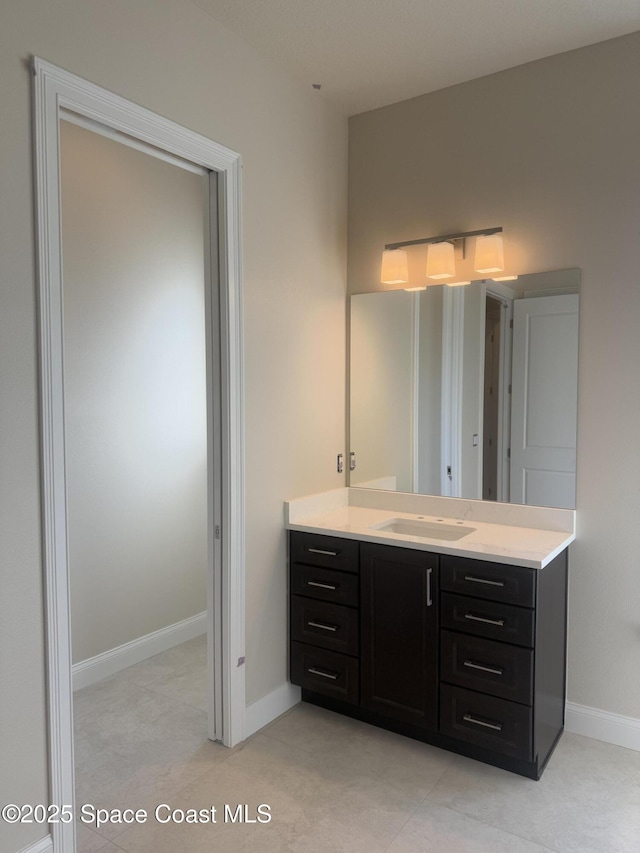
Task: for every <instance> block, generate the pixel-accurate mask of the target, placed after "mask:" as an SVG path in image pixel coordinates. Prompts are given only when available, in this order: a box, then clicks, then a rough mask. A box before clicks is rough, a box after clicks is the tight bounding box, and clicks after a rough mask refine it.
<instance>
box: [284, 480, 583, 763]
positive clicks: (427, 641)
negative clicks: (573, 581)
mask: <svg viewBox="0 0 640 853" xmlns="http://www.w3.org/2000/svg"><path fill="white" fill-rule="evenodd" d="M434 510H435V511H434ZM574 515H575V514H574V513H573V511H570V510H555V509H542V508H539V507H523V506H510V505H499V504H491V503H489V502H484V501H466V500H461V499H452V498H434V497H426V496H418V495H404V494H399V493H384V492H373V491H365V490H357V489H348V488H347V489H339V490H336V491H335V492H329V493H326V494H325V495H319V496H314V497H312V498H306V499H301V500H300V501H292V502H290V503H289V504H288V505H287V526H288V528H289V530H290V602H291V611H290V613H291V659H290V665H291V681H292V682H293V683H294V684H297V685H299V686H300V687H301V688H302V698H303V699H304V700H305V701H308V702H312V703H315V704H318V705H322V706H324V707H327V708H330V709H332V710H334V711H338V712H341V713H344V714H348V715H350V716H352V717H356V718H358V719H361V720H364V721H366V722H369V723H373V724H375V725H379V726H382V727H384V728H388V729H392V730H394V731H397V732H400V733H402V734H405V735H408V736H410V737H414V738H417V739H419V740H423V741H426V742H427V743H431V744H434V745H435V746H439V747H442V748H445V749H449V750H452V751H454V752H457V753H460V754H463V755H466V756H469V757H470V758H475V759H477V760H480V761H484V762H486V763H489V764H493V765H495V766H498V767H502V768H504V769H506V770H510V771H513V772H515V773H519V774H521V775H523V776H528V777H530V778H533V779H538V778H540V775H541V773H542V771H543V770H544V767H545V765H546V763H547V761H548V759H549V757H550V755H551V753H552V752H553V749H554V747H555V745H556V743H557V741H558V739H559V737H560V735H561V734H562V730H563V725H564V704H565V675H566V608H567V546H568V545H569V543H570V542H571V541H572V540H573V538H574V520H575V519H574Z"/></svg>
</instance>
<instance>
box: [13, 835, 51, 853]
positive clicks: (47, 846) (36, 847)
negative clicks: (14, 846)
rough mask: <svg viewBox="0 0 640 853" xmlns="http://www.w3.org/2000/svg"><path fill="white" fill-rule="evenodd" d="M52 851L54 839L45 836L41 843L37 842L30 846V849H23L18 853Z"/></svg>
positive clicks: (44, 852)
mask: <svg viewBox="0 0 640 853" xmlns="http://www.w3.org/2000/svg"><path fill="white" fill-rule="evenodd" d="M52 851H53V839H52V838H51V836H50V835H45V837H44V838H41V839H40V841H36V842H35V844H30V845H29V846H28V847H23V848H22V850H19V851H18V853H52Z"/></svg>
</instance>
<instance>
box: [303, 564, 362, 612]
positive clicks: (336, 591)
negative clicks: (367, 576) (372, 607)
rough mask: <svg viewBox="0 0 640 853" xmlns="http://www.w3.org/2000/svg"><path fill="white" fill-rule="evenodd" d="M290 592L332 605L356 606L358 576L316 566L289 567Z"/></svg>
mask: <svg viewBox="0 0 640 853" xmlns="http://www.w3.org/2000/svg"><path fill="white" fill-rule="evenodd" d="M291 592H292V593H294V594H295V595H306V596H308V597H309V598H319V599H321V600H322V601H331V602H333V603H334V604H347V605H349V606H350V607H357V606H358V597H359V596H358V575H354V574H351V573H350V572H336V571H334V570H333V569H321V568H320V567H316V566H303V565H300V564H298V563H293V565H292V566H291Z"/></svg>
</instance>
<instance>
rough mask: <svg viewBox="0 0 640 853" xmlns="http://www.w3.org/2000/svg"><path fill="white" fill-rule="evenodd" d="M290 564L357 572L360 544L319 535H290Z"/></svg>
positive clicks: (295, 533) (296, 533)
mask: <svg viewBox="0 0 640 853" xmlns="http://www.w3.org/2000/svg"><path fill="white" fill-rule="evenodd" d="M290 556H291V562H292V563H305V564H306V565H307V566H324V567H325V568H327V569H339V570H340V571H342V572H356V573H357V572H358V571H359V556H360V543H359V542H355V541H354V540H351V539H340V538H339V537H337V536H324V535H322V534H320V533H299V532H297V531H295V530H294V531H292V533H291V555H290Z"/></svg>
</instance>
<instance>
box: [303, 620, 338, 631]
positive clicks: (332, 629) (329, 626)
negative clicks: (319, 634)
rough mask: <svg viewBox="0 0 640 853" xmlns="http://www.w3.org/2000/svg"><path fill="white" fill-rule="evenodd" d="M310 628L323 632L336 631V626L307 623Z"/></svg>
mask: <svg viewBox="0 0 640 853" xmlns="http://www.w3.org/2000/svg"><path fill="white" fill-rule="evenodd" d="M307 625H309V627H311V628H322V630H323V631H337V630H338V626H337V625H325V624H324V623H323V622H307Z"/></svg>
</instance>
